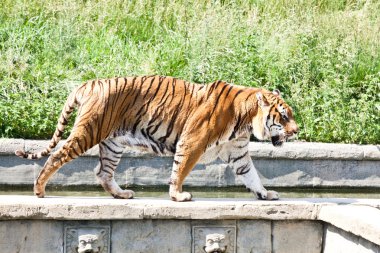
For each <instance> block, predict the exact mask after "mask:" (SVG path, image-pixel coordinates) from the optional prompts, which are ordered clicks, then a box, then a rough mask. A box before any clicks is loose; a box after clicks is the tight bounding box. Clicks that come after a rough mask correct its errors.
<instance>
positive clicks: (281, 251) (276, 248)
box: [272, 221, 323, 253]
mask: <svg viewBox="0 0 380 253" xmlns="http://www.w3.org/2000/svg"><path fill="white" fill-rule="evenodd" d="M272 236H273V237H272V245H273V249H272V252H273V253H289V252H292V253H305V252H307V253H320V252H321V250H322V236H323V226H322V223H320V222H314V221H297V222H289V221H283V222H281V221H276V222H274V223H273V229H272Z"/></svg>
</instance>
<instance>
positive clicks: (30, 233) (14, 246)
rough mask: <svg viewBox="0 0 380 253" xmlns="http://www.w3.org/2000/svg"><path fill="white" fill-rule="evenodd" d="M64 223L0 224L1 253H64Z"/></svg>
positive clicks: (17, 222) (7, 222)
mask: <svg viewBox="0 0 380 253" xmlns="http://www.w3.org/2000/svg"><path fill="white" fill-rule="evenodd" d="M62 245H63V222H61V221H30V220H21V221H18V220H14V221H1V222H0V252H1V253H15V252H19V253H21V252H25V253H27V252H28V253H34V252H35V253H39V252H57V253H63V248H62Z"/></svg>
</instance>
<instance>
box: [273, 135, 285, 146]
mask: <svg viewBox="0 0 380 253" xmlns="http://www.w3.org/2000/svg"><path fill="white" fill-rule="evenodd" d="M271 140H272V144H273V146H275V147H280V146H281V145H282V144H283V143H284V140H283V139H281V138H280V136H279V135H275V136H272V137H271Z"/></svg>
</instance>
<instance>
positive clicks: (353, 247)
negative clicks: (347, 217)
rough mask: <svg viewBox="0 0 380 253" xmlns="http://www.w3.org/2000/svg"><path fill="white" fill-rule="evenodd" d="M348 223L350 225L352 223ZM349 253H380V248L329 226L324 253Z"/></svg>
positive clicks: (326, 232)
mask: <svg viewBox="0 0 380 253" xmlns="http://www.w3.org/2000/svg"><path fill="white" fill-rule="evenodd" d="M347 222H348V223H349V222H350V221H347ZM375 222H376V221H375ZM377 222H379V221H377ZM347 252H350V253H379V252H380V246H379V245H376V244H374V243H371V242H369V241H367V240H365V239H363V238H362V237H360V236H355V235H353V234H351V233H348V232H346V231H344V230H342V229H339V228H337V227H334V226H331V225H328V226H327V227H326V230H325V237H324V247H323V253H347Z"/></svg>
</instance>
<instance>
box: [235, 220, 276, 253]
mask: <svg viewBox="0 0 380 253" xmlns="http://www.w3.org/2000/svg"><path fill="white" fill-rule="evenodd" d="M237 227H238V232H237V253H247V252H260V253H271V252H272V246H271V222H270V221H263V220H239V221H238V223H237Z"/></svg>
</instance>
